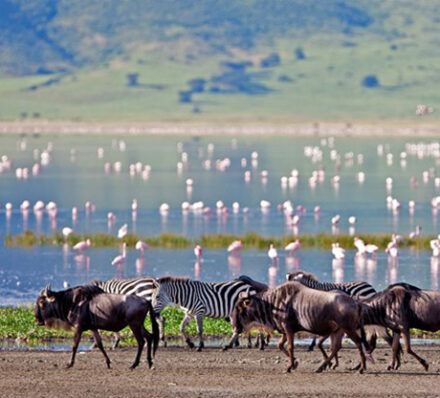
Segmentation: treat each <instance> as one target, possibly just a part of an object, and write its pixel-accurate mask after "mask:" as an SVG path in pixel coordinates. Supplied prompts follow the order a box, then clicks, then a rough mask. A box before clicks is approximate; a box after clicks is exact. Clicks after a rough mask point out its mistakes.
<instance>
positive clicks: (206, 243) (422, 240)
mask: <svg viewBox="0 0 440 398" xmlns="http://www.w3.org/2000/svg"><path fill="white" fill-rule="evenodd" d="M357 236H358V237H359V238H360V239H362V240H363V241H364V242H365V243H370V244H374V245H376V246H378V247H379V249H381V250H383V249H385V248H386V247H387V244H388V243H389V242H390V240H391V235H387V234H359V235H357ZM296 238H298V239H300V241H301V245H302V247H303V248H318V249H325V250H328V249H330V248H331V245H332V243H335V242H338V243H339V244H340V245H341V246H342V247H344V248H346V249H349V248H354V246H353V236H350V235H330V234H317V235H301V236H298V237H294V236H293V237H292V236H282V237H266V236H261V235H258V234H256V233H254V232H249V233H247V234H245V235H228V234H212V235H202V236H201V237H200V238H199V239H190V238H187V237H185V236H181V235H176V234H162V235H159V236H154V237H141V236H138V235H134V234H128V235H127V236H125V237H124V239H123V242H125V243H126V244H127V247H129V248H134V247H135V245H136V242H137V241H138V240H143V241H145V242H147V243H148V244H149V245H150V246H151V247H160V248H165V249H185V248H189V247H192V246H194V245H196V244H201V245H202V246H203V247H205V248H207V249H224V248H227V247H228V246H229V245H230V244H231V242H232V241H234V240H241V241H242V243H243V246H244V248H245V249H250V248H253V249H259V250H261V249H266V248H268V247H269V245H270V244H271V243H273V244H274V245H275V246H276V247H284V246H285V245H287V244H288V243H289V242H291V241H292V240H294V239H296ZM434 238H435V236H423V237H418V238H415V239H409V238H408V239H405V240H404V241H403V242H400V243H399V246H400V247H408V248H413V249H417V250H422V249H426V250H429V249H430V244H429V242H430V241H431V239H434ZM85 239H90V240H91V242H92V246H93V247H117V246H119V245H120V244H121V240H120V239H118V238H117V237H116V236H115V235H108V234H102V233H98V234H85V235H77V234H72V235H70V236H69V238H68V239H67V240H65V239H64V237H63V236H62V235H61V234H56V235H37V234H36V233H35V232H33V231H26V232H24V233H23V234H19V235H15V236H12V235H7V236H6V238H5V245H6V246H21V247H31V246H35V245H49V246H58V245H63V244H64V243H67V244H69V245H71V246H74V245H75V244H76V243H78V242H79V241H81V240H85Z"/></svg>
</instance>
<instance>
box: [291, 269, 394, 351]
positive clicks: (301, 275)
mask: <svg viewBox="0 0 440 398" xmlns="http://www.w3.org/2000/svg"><path fill="white" fill-rule="evenodd" d="M286 279H287V281H298V282H301V283H302V284H303V285H305V286H307V287H310V288H312V289H317V290H325V291H330V290H340V291H342V292H345V293H347V294H348V295H349V296H351V297H354V298H356V299H358V300H361V301H363V300H365V299H369V298H371V297H373V296H375V295H376V294H377V291H376V289H375V288H374V287H373V286H371V285H370V284H369V283H367V282H364V281H355V282H338V283H332V282H320V281H318V279H316V277H315V275H313V274H310V273H308V272H304V271H297V272H295V273H288V274H286ZM371 329H374V331H372V332H370V333H369V334H370V335H369V339H368V340H369V341H368V343H369V346H370V349H371V351H373V350H374V348H375V347H376V340H377V337H378V336H380V337H382V338H383V339H384V340H385V341H386V342H387V344H388V345H390V346H392V343H393V338H392V336H391V335H390V334H389V332H388V330H387V329H386V328H382V327H380V328H379V327H371ZM322 341H323V340H322ZM322 341H321V342H320V343H322ZM315 345H316V336H315V337H313V340H312V343H311V344H310V346H309V351H313V348H314V347H315ZM400 350H401V349H400Z"/></svg>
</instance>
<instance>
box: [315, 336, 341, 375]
mask: <svg viewBox="0 0 440 398" xmlns="http://www.w3.org/2000/svg"><path fill="white" fill-rule="evenodd" d="M327 338H328V336H321V337H320V338H319V339H318V343H317V346H318V348H319V350H320V351H321V353H322V356H323V357H324V361H326V360H327V359H328V355H327V353H326V352H325V350H324V347H323V346H322V344H323V343H324V341H325V340H327ZM331 365H332V364H331V362H330V363H329V366H330V367H332V366H331ZM338 365H339V362H338V355H336V364H335V366H334V367H333V369H336V367H337V366H338Z"/></svg>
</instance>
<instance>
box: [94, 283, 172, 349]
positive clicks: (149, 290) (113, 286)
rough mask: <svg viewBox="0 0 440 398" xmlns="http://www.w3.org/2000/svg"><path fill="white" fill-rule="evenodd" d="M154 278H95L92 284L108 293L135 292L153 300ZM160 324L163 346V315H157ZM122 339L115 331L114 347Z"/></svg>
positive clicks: (128, 293) (127, 293)
mask: <svg viewBox="0 0 440 398" xmlns="http://www.w3.org/2000/svg"><path fill="white" fill-rule="evenodd" d="M154 281H155V279H154V278H151V277H149V276H142V277H139V278H131V279H109V280H106V281H99V280H94V281H93V282H92V285H94V286H98V287H100V288H101V289H102V290H104V292H106V293H113V294H124V295H130V294H135V295H136V296H139V297H143V298H144V299H146V300H148V301H150V302H151V296H152V294H153V289H154V286H155V285H154ZM157 320H158V324H159V334H160V340H161V341H162V344H163V346H165V347H166V341H165V336H164V335H165V333H164V330H165V320H164V318H163V317H162V316H160V315H159V316H158V317H157ZM120 340H121V337H120V335H119V334H118V333H115V340H114V343H113V348H116V347H117V346H118V344H119V342H120Z"/></svg>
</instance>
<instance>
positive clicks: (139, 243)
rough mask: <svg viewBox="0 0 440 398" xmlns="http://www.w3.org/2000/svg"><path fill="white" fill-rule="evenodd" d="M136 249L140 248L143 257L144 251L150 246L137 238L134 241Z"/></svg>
mask: <svg viewBox="0 0 440 398" xmlns="http://www.w3.org/2000/svg"><path fill="white" fill-rule="evenodd" d="M135 248H136V250H140V252H141V257H144V251H145V250H148V249H149V248H150V246H148V244H147V243H145V242H142V241H141V240H138V241H137V242H136V246H135Z"/></svg>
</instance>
